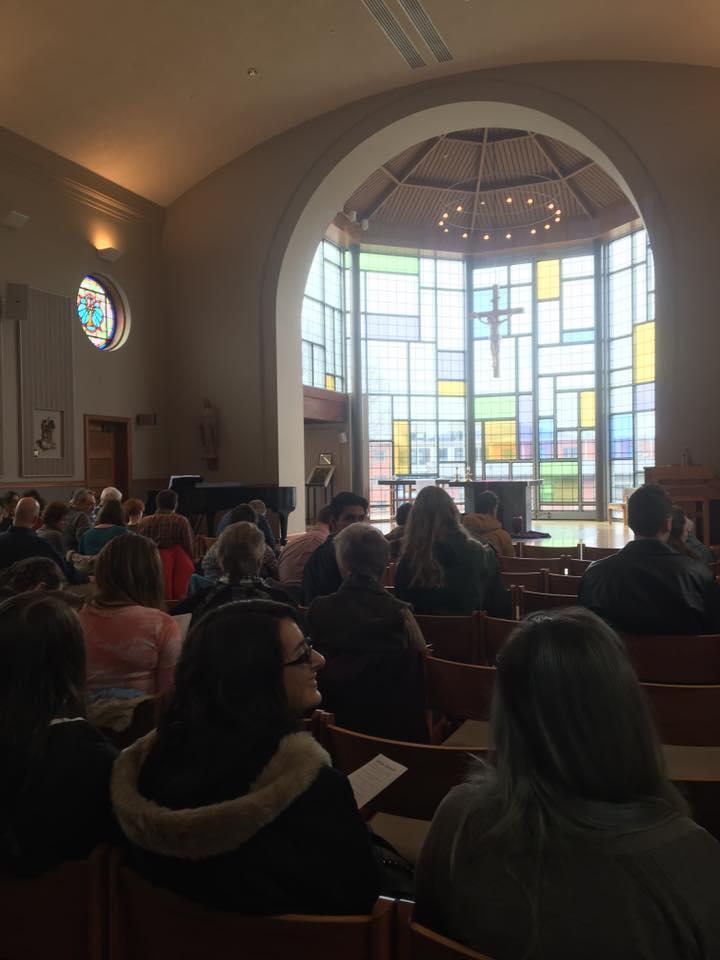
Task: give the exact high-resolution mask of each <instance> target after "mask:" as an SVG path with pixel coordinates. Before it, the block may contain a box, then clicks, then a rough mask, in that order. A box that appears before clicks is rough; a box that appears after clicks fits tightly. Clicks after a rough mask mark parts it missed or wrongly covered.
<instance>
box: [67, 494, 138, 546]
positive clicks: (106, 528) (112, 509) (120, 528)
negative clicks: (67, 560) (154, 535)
mask: <svg viewBox="0 0 720 960" xmlns="http://www.w3.org/2000/svg"><path fill="white" fill-rule="evenodd" d="M123 533H127V528H126V526H125V511H124V510H123V508H122V504H121V503H120V501H119V500H115V499H110V500H107V501H106V502H105V505H104V506H102V507H100V511H99V513H98V515H97V520H96V521H95V526H94V527H90V528H89V529H88V530H86V531H85V533H84V534H83V535H82V536H81V537H80V543H79V544H78V553H81V554H82V555H83V556H85V557H95V556H97V554H98V553H100V551H101V550H102V548H103V547H104V546H105V544H106V543H109V542H110V541H111V540H112V539H113V538H114V537H120V536H122V534H123Z"/></svg>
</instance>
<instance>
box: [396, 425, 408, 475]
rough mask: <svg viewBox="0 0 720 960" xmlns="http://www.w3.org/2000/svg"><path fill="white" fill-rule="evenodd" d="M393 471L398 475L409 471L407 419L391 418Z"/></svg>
mask: <svg viewBox="0 0 720 960" xmlns="http://www.w3.org/2000/svg"><path fill="white" fill-rule="evenodd" d="M393 472H394V474H395V476H400V477H402V476H405V475H406V474H408V473H410V421H409V420H393Z"/></svg>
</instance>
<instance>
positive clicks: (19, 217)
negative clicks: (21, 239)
mask: <svg viewBox="0 0 720 960" xmlns="http://www.w3.org/2000/svg"><path fill="white" fill-rule="evenodd" d="M29 219H30V217H29V216H28V215H27V214H26V213H20V211H19V210H5V211H4V212H3V213H0V224H2V225H3V227H9V228H10V229H11V230H22V228H23V227H24V226H25V224H26V223H27V222H28V220H29Z"/></svg>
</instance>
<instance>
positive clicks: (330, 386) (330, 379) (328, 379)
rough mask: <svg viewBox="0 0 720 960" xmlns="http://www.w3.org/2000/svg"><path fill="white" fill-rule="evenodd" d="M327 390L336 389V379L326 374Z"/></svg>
mask: <svg viewBox="0 0 720 960" xmlns="http://www.w3.org/2000/svg"><path fill="white" fill-rule="evenodd" d="M325 389H326V390H334V389H335V377H334V376H333V375H332V374H331V373H326V374H325Z"/></svg>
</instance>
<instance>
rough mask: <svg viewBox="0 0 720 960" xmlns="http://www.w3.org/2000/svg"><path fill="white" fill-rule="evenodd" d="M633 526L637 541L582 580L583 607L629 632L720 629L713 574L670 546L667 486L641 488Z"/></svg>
mask: <svg viewBox="0 0 720 960" xmlns="http://www.w3.org/2000/svg"><path fill="white" fill-rule="evenodd" d="M628 523H629V525H630V528H631V529H632V531H633V533H634V534H635V539H634V540H633V541H631V542H630V543H628V544H626V545H625V546H624V547H623V548H622V550H620V551H619V552H618V553H616V554H615V555H614V556H612V557H605V558H604V559H603V560H596V561H595V563H591V564H590V566H589V567H588V568H587V570H586V571H585V573H584V574H583V578H582V580H581V581H580V592H579V601H580V603H581V604H582V605H583V606H585V607H588V608H589V609H590V610H593V611H594V612H595V613H597V614H599V615H600V616H601V617H602V618H603V620H606V621H607V622H608V623H609V624H611V625H612V626H613V627H615V629H616V630H621V631H624V632H625V633H649V634H653V633H656V634H697V633H715V632H717V631H718V630H720V593H719V590H718V586H717V584H716V583H715V578H714V577H713V575H712V573H711V572H710V570H709V569H708V567H707V565H706V564H704V563H702V562H701V561H700V560H693V559H691V558H690V557H683V556H680V555H679V554H678V553H677V552H676V551H675V550H673V549H672V547H670V546H669V545H668V542H667V541H668V538H669V536H670V528H671V525H672V501H671V500H670V497H669V496H668V494H667V492H666V490H665V489H664V487H661V486H659V485H658V484H652V483H651V484H645V485H644V486H642V487H638V489H637V490H635V492H634V493H632V494H631V496H630V497H629V499H628Z"/></svg>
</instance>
